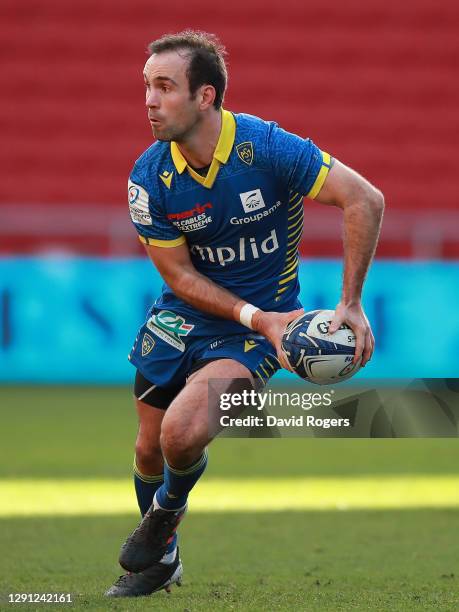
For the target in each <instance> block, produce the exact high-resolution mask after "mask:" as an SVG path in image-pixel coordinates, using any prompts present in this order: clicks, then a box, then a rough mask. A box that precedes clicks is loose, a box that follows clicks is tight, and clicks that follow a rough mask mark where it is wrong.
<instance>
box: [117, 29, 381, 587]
mask: <svg viewBox="0 0 459 612" xmlns="http://www.w3.org/2000/svg"><path fill="white" fill-rule="evenodd" d="M149 51H150V57H149V59H148V61H147V62H146V64H145V68H144V73H143V74H144V80H145V87H146V107H147V113H148V119H149V122H150V125H151V128H152V132H153V136H154V138H155V139H156V142H155V143H154V144H153V145H152V146H151V147H150V148H148V149H147V150H146V151H145V153H143V155H141V157H140V158H139V159H138V160H137V161H136V163H135V165H134V168H133V170H132V173H131V175H130V179H129V208H130V214H131V218H132V221H133V223H134V225H135V228H136V230H137V232H138V234H139V238H140V240H141V241H142V243H143V244H144V245H145V249H146V251H147V253H148V255H149V257H150V258H151V260H152V262H153V264H154V265H155V266H156V268H157V269H158V271H159V272H160V274H161V276H162V278H163V279H164V281H165V284H164V287H163V291H162V294H161V296H160V297H159V298H158V299H157V300H156V302H155V303H154V305H153V306H152V308H151V309H150V311H149V313H148V316H147V320H146V321H145V324H144V325H143V326H142V327H141V329H140V331H139V333H138V335H137V338H136V340H135V343H134V346H133V348H132V351H131V354H130V357H129V358H130V361H131V363H132V364H133V365H134V366H135V368H136V370H137V371H136V377H135V385H134V391H135V397H136V406H137V412H138V417H139V430H138V435H137V441H136V452H135V462H134V480H135V489H136V494H137V499H138V503H139V507H140V511H141V514H142V517H143V518H142V521H141V523H140V525H139V526H138V528H137V529H136V530H135V531H134V532H133V533H132V534H131V535H130V536H129V537H128V539H127V541H126V542H125V544H124V545H123V547H122V549H121V554H120V564H121V565H122V567H123V568H125V569H126V570H127V571H128V573H127V574H125V575H124V576H121V577H120V579H119V580H117V581H116V582H115V584H114V585H113V586H112V587H111V588H110V589H109V590H108V591H107V593H106V594H107V595H108V596H113V597H124V596H125V597H129V596H138V595H148V594H151V593H154V592H155V591H158V590H160V589H166V590H169V588H170V585H171V584H173V583H177V584H180V580H181V577H182V565H181V561H180V555H179V549H178V546H177V534H176V529H177V526H178V524H179V522H180V520H181V519H182V517H183V515H184V513H185V510H186V506H187V498H188V494H189V492H190V491H191V489H192V488H193V486H194V485H195V484H196V482H197V481H198V479H199V478H200V476H201V475H202V474H203V472H204V470H205V467H206V463H207V445H208V443H209V442H210V441H211V437H212V436H211V434H210V432H209V427H208V410H212V408H213V406H211V405H209V400H208V381H209V379H221V380H223V383H222V385H223V386H222V388H221V391H222V392H227V391H228V390H230V389H231V388H232V385H233V383H234V381H235V380H236V379H239V380H243V381H246V382H247V386H248V387H250V386H251V385H252V384H253V383H254V382H255V381H258V382H260V383H262V384H266V383H267V382H268V380H269V379H270V378H271V376H272V375H273V374H274V373H275V372H276V370H277V369H278V368H279V367H288V366H287V363H286V361H285V357H284V355H283V354H282V350H281V347H280V341H281V337H282V334H283V332H284V330H285V327H286V324H287V323H288V322H289V321H291V320H293V319H294V318H296V317H297V316H298V315H299V314H301V312H302V310H301V304H300V303H299V301H298V292H299V284H298V265H299V255H298V244H299V242H300V240H301V236H302V228H303V215H304V213H303V197H304V196H306V197H308V198H311V199H315V200H316V201H318V202H321V203H323V204H328V205H333V206H338V207H340V208H341V209H342V211H343V218H344V275H343V285H342V294H341V299H340V302H339V304H338V305H337V307H336V314H335V317H334V320H333V322H332V326H331V331H336V330H337V329H338V328H339V326H340V325H341V324H342V323H347V324H348V325H350V326H351V327H352V328H353V330H354V331H355V333H356V354H355V359H356V360H357V359H358V358H360V357H361V356H362V358H363V364H365V363H366V362H367V361H368V360H369V359H370V358H371V355H372V353H373V348H374V338H373V334H372V331H371V328H370V325H369V323H368V320H367V318H366V316H365V313H364V311H363V309H362V304H361V291H362V286H363V283H364V279H365V276H366V273H367V270H368V267H369V265H370V262H371V260H372V257H373V254H374V251H375V247H376V243H377V239H378V234H379V228H380V223H381V218H382V211H383V208H384V200H383V197H382V194H381V193H380V192H379V191H378V190H377V189H375V188H374V187H373V186H372V185H371V184H370V183H369V182H368V181H367V180H365V179H364V178H362V177H361V176H360V175H359V174H357V173H356V172H354V171H353V170H351V169H350V168H348V167H346V166H345V165H344V164H342V163H340V162H339V161H337V160H335V159H333V158H331V157H330V155H329V154H328V153H325V152H324V151H321V150H320V149H319V148H318V147H317V146H316V145H315V144H313V143H312V142H311V140H309V139H303V138H301V137H299V136H296V135H294V134H291V133H288V132H286V131H284V130H283V129H281V128H280V127H278V125H277V124H275V123H272V122H267V121H263V120H261V119H259V118H257V117H254V116H251V115H246V114H233V113H231V112H229V111H227V110H224V109H223V107H222V102H223V98H224V94H225V90H226V84H227V72H226V67H225V60H224V56H225V51H224V48H223V47H222V46H221V44H220V43H219V41H218V39H217V38H216V37H215V36H214V35H211V34H206V33H202V32H194V31H185V32H181V33H179V34H174V35H166V36H163V37H162V38H160V39H159V40H156V41H155V42H153V43H151V44H150V46H149ZM273 78H277V79H279V82H280V83H283V76H282V75H278V76H276V75H273ZM282 86H284V84H283V85H282Z"/></svg>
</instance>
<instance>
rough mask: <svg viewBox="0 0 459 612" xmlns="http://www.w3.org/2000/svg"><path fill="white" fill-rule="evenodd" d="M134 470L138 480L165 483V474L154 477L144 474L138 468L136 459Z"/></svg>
mask: <svg viewBox="0 0 459 612" xmlns="http://www.w3.org/2000/svg"><path fill="white" fill-rule="evenodd" d="M132 469H133V471H134V474H135V475H136V476H137V478H140V480H141V481H142V482H152V483H154V482H163V480H164V474H154V475H153V476H149V475H147V474H142V472H141V471H140V470H139V468H138V467H137V463H136V460H135V457H134V464H133V466H132Z"/></svg>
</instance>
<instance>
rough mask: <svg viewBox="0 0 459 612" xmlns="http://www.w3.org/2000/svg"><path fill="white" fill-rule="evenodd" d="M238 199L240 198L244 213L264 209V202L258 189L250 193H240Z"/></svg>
mask: <svg viewBox="0 0 459 612" xmlns="http://www.w3.org/2000/svg"><path fill="white" fill-rule="evenodd" d="M239 197H240V198H241V202H242V208H243V209H244V212H246V213H250V212H253V211H254V210H258V209H259V208H264V207H265V201H264V200H263V196H262V195H261V191H260V189H252V191H246V192H244V193H240V194H239Z"/></svg>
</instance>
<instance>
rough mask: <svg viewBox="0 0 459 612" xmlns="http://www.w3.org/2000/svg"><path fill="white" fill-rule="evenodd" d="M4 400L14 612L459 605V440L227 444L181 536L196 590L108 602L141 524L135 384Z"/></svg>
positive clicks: (3, 582)
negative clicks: (48, 596) (121, 559)
mask: <svg viewBox="0 0 459 612" xmlns="http://www.w3.org/2000/svg"><path fill="white" fill-rule="evenodd" d="M0 407H1V423H2V444H1V448H0V550H1V555H0V559H1V560H0V570H1V571H0V598H1V599H0V610H2V611H3V610H10V609H14V605H12V604H9V603H8V601H7V595H8V594H9V593H50V592H57V593H71V594H72V597H73V600H74V603H73V604H72V605H70V604H53V605H46V604H38V603H37V604H15V606H16V607H19V608H21V609H24V608H25V609H34V610H56V609H62V608H64V609H67V608H68V609H78V610H80V609H81V610H101V611H102V610H103V611H107V610H119V611H123V612H124V611H128V610H146V609H157V610H161V611H162V610H177V611H181V612H185V611H190V612H192V611H193V612H194V611H196V612H201V611H207V610H209V611H213V610H236V611H239V610H254V611H255V610H256V611H261V610H263V611H264V610H266V611H271V610H295V611H296V610H326V611H328V610H403V611H405V610H430V609H431V610H434V609H436V610H456V609H458V601H459V567H458V560H457V559H458V557H457V551H458V549H459V546H458V539H459V538H458V535H457V533H458V520H459V512H458V510H459V461H458V456H459V442H458V440H457V439H417V440H415V439H409V440H408V439H405V440H349V439H347V440H345V439H342V440H339V439H335V440H333V439H323V438H322V439H271V440H260V439H256V440H255V439H253V440H247V439H244V440H230V439H220V440H216V441H215V442H214V443H213V444H212V445H211V447H210V463H209V468H208V471H207V472H206V474H205V476H204V478H203V480H202V482H201V483H199V484H198V485H197V487H196V490H195V491H194V492H193V493H192V497H191V503H190V512H189V514H188V516H187V517H186V519H185V520H184V522H183V524H182V525H181V528H180V535H181V551H182V558H183V563H184V570H185V576H184V584H183V586H182V587H181V588H180V589H179V588H177V587H173V590H172V594H171V595H167V594H166V593H164V592H161V593H158V594H156V595H154V596H153V597H151V598H140V599H137V600H124V599H123V600H107V599H105V598H104V597H103V592H104V590H105V589H106V588H107V587H108V586H109V585H110V584H111V583H112V582H113V580H114V579H116V578H117V577H118V575H119V574H120V573H121V570H120V568H119V566H118V565H117V561H116V560H117V555H118V550H119V546H120V544H121V543H122V541H123V539H124V538H125V536H126V535H127V534H128V533H129V532H130V530H131V529H132V528H133V527H134V526H135V525H136V523H137V520H138V515H137V514H136V509H135V501H134V492H133V488H132V485H131V475H130V467H131V463H132V455H133V450H132V447H133V441H134V436H135V431H136V417H135V413H134V409H133V405H132V400H131V398H130V390H129V389H127V388H124V387H120V388H110V387H107V388H103V387H81V388H79V387H52V388H51V387H50V388H46V387H44V388H39V387H26V388H19V387H3V388H0ZM239 483H240V486H238V485H239ZM340 483H342V486H340ZM200 487H201V493H200V492H199V488H200ZM193 503H194V507H195V509H194V510H193ZM289 506H291V507H294V510H292V509H291V508H290V509H289Z"/></svg>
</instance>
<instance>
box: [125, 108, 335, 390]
mask: <svg viewBox="0 0 459 612" xmlns="http://www.w3.org/2000/svg"><path fill="white" fill-rule="evenodd" d="M221 113H222V127H221V132H220V137H219V140H218V143H217V146H216V148H215V151H214V155H213V159H212V163H211V165H210V167H209V169H208V171H207V174H206V176H202V175H201V174H199V173H198V172H196V171H195V170H194V169H193V168H191V167H190V166H188V164H187V161H186V159H185V158H184V156H183V155H182V153H181V151H180V147H179V145H177V143H175V142H160V141H158V142H155V143H154V144H153V145H152V146H151V147H150V148H149V149H147V150H146V151H145V153H143V155H141V157H140V158H139V159H138V160H137V162H136V163H135V165H134V168H133V171H132V173H131V176H130V177H129V209H130V213H131V219H132V221H133V223H134V226H135V228H136V230H137V232H138V234H139V238H140V240H141V241H142V242H143V243H145V244H147V245H152V246H157V247H162V248H165V249H167V248H172V247H176V246H179V245H187V247H188V249H189V252H190V257H191V261H192V263H193V265H194V266H195V267H196V269H197V270H198V272H200V273H201V274H203V275H205V276H207V277H208V278H210V279H211V280H213V281H214V282H216V283H217V284H218V285H220V286H222V287H224V288H226V289H228V290H229V291H231V292H233V293H235V294H236V295H238V296H239V297H241V298H242V299H244V300H246V301H248V302H250V303H252V304H254V305H255V306H258V307H259V308H262V309H263V310H275V311H278V312H287V311H290V310H294V309H296V308H298V307H299V306H300V304H299V301H298V293H299V284H298V263H299V256H298V245H299V243H300V240H301V237H302V232H303V222H304V211H303V198H304V196H307V197H309V198H314V197H316V196H317V194H318V193H319V191H320V189H321V187H322V185H323V183H324V181H325V179H326V177H327V174H328V172H329V169H330V164H331V158H330V155H328V153H324V152H322V151H321V150H320V149H319V148H318V147H317V146H316V145H314V144H313V142H312V141H311V140H309V139H303V138H301V137H299V136H296V135H294V134H290V133H288V132H286V131H285V130H283V129H281V128H279V127H278V126H277V124H275V123H272V122H266V121H263V120H261V119H259V118H257V117H253V116H251V115H245V114H233V113H231V112H228V111H226V110H224V109H222V111H221ZM306 215H307V206H306ZM161 311H168V312H170V313H175V315H176V316H178V317H182V319H183V320H184V322H185V321H186V324H190V325H192V326H194V327H193V332H192V334H191V335H190V336H189V338H190V339H191V338H192V337H193V338H196V337H198V336H199V335H200V334H203V335H204V334H206V333H207V334H209V335H212V334H213V336H214V338H215V337H218V336H225V335H227V334H241V333H247V329H246V328H244V327H243V326H242V325H241V324H240V323H237V322H236V321H226V320H223V319H221V318H218V317H213V316H211V315H207V314H206V313H204V312H202V311H200V310H198V309H195V308H193V307H192V306H190V305H189V304H187V303H185V302H184V301H183V300H181V299H180V298H178V297H177V296H176V295H174V293H173V292H172V290H171V289H170V288H169V287H168V286H167V285H164V287H163V291H162V294H161V296H159V297H158V299H157V300H156V302H155V304H154V306H153V308H152V309H151V311H150V314H149V320H150V321H151V319H152V317H157V316H158V313H160V312H161ZM150 325H153V328H154V331H153V329H152V327H149V328H148V329H149V330H150V333H155V332H157V330H158V329H161V331H162V333H164V334H166V335H165V336H164V337H165V338H167V341H169V342H170V343H171V346H172V342H173V343H174V344H175V345H176V348H177V349H178V347H179V346H180V347H181V348H182V344H184V343H185V340H186V342H187V345H188V344H189V342H188V340H187V336H185V335H183V334H181V333H178V332H177V333H175V332H174V333H172V334H170V333H169V331H170V330H169V331H167V330H165V329H164V328H163V327H161V326H160V325H158V321H157V320H156V321H155V322H154V324H152V323H150ZM171 338H172V340H171ZM210 342H211V341H209V344H210ZM181 348H180V349H178V350H179V351H181ZM254 352H255V351H251V352H250V353H247V355H252V354H253V353H254ZM156 353H157V348H156V347H155V350H153V351H152V352H151V355H148V357H149V358H150V356H151V357H153V356H154V355H156ZM131 360H132V359H131ZM135 365H137V363H136V364H135ZM147 378H148V377H147Z"/></svg>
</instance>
